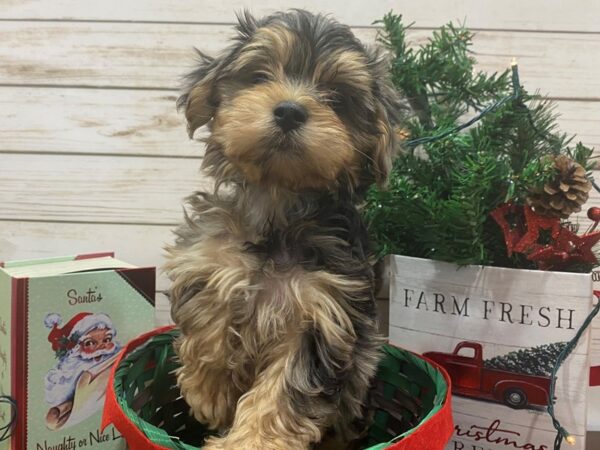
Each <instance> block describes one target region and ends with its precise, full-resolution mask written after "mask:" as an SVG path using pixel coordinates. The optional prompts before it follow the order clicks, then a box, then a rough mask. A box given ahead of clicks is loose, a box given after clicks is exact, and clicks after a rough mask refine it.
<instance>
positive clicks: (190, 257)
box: [166, 10, 399, 450]
mask: <svg viewBox="0 0 600 450" xmlns="http://www.w3.org/2000/svg"><path fill="white" fill-rule="evenodd" d="M385 73H386V70H385V65H384V63H383V62H382V60H381V59H380V57H379V56H378V55H377V54H376V53H374V52H371V51H369V50H367V49H366V48H365V47H364V46H363V45H362V44H361V43H360V42H359V41H358V40H357V39H356V38H355V37H354V36H353V34H352V32H351V31H350V29H349V28H348V27H346V26H343V25H340V24H339V23H337V22H335V21H334V20H332V19H330V18H327V17H324V16H320V15H312V14H310V13H308V12H305V11H300V10H295V11H292V12H288V13H277V14H274V15H272V16H269V17H267V18H265V19H262V20H255V19H254V18H252V17H251V16H250V15H249V14H245V15H243V16H242V17H240V24H239V26H238V37H237V39H236V41H235V42H234V44H233V45H232V46H231V47H230V48H229V49H228V50H227V51H226V52H225V53H223V54H222V55H221V56H220V57H218V58H214V59H213V58H210V57H208V56H205V55H202V54H200V67H199V68H198V69H197V70H196V71H195V72H193V73H192V74H190V76H189V85H188V87H187V88H186V91H185V93H184V94H183V95H182V97H181V98H180V100H179V104H180V106H181V107H182V108H183V109H184V110H185V114H186V117H187V120H188V127H189V132H190V135H192V134H193V133H194V131H195V130H196V129H197V128H198V127H200V126H202V125H205V124H208V127H209V131H210V135H209V137H208V138H207V147H206V154H205V157H204V161H203V168H204V170H205V172H206V173H207V174H208V175H210V176H212V177H214V179H215V181H216V183H215V190H214V192H211V193H196V194H195V195H193V196H191V197H190V198H189V209H190V211H191V212H190V214H189V215H187V216H186V221H185V223H184V224H183V225H182V226H181V227H180V228H179V229H178V230H177V236H178V237H177V241H176V243H175V245H173V246H171V247H170V248H169V249H168V256H169V259H168V263H167V265H166V270H167V273H168V274H169V276H170V278H171V280H172V287H171V291H170V296H171V301H172V315H173V319H174V320H175V322H176V323H177V324H178V326H179V327H180V328H181V332H182V337H181V339H180V340H179V341H178V342H177V353H178V355H179V357H180V359H181V363H182V368H181V370H180V372H179V377H178V381H179V384H180V386H181V390H182V393H183V395H184V397H185V399H186V401H187V402H188V404H189V405H190V407H191V410H192V412H193V414H194V416H195V417H196V418H197V419H198V420H199V421H200V422H203V423H206V424H208V425H209V426H210V427H211V428H214V429H217V430H219V431H220V432H221V433H222V434H221V436H220V437H218V438H211V439H209V441H208V442H207V443H206V446H205V447H203V448H205V449H207V450H215V449H229V450H233V449H235V450H283V449H294V450H299V449H307V448H309V447H310V446H311V445H312V444H313V443H316V442H319V441H320V440H321V439H322V436H323V433H324V432H325V430H327V429H328V428H330V427H335V428H336V429H337V430H338V431H339V432H340V433H342V434H343V435H345V436H351V435H352V433H353V431H354V430H353V428H354V426H355V423H356V421H357V419H360V417H361V415H362V414H363V402H364V399H365V396H366V393H367V389H368V386H369V382H370V380H371V378H372V377H373V375H374V373H375V369H376V366H377V362H378V358H379V355H378V346H379V345H380V339H379V337H378V335H377V325H376V317H375V307H374V300H373V270H372V267H371V264H370V260H369V249H368V237H367V232H366V229H365V226H364V224H363V222H362V220H361V218H360V215H359V213H358V212H357V209H356V206H355V205H356V204H357V203H358V202H359V201H360V200H361V198H362V195H363V194H364V192H365V190H366V188H367V187H368V186H369V184H371V183H372V182H374V181H376V182H379V183H384V182H385V179H386V177H387V174H388V171H389V170H390V165H391V157H392V151H393V148H394V145H395V138H394V133H393V131H392V130H393V127H394V126H395V125H396V124H397V123H398V120H399V115H398V111H399V109H398V100H397V97H396V94H395V92H394V90H393V89H392V88H391V87H389V85H388V81H387V80H386V77H385ZM292 103H293V105H292V106H289V105H290V104H292ZM281 105H284V106H285V107H283V106H281ZM279 107H281V108H283V111H287V112H289V111H292V113H294V111H296V113H294V114H297V115H296V116H293V122H292V125H291V126H292V127H293V129H289V127H288V126H287V125H286V126H285V127H284V125H282V123H283V122H282V121H281V120H280V119H281V117H282V116H278V115H277V114H279V113H277V111H279V110H277V108H279ZM290 108H291V109H290ZM274 115H275V116H277V117H278V119H277V120H275V118H274ZM289 117H291V116H285V118H286V120H287V119H288V118H289ZM285 123H287V122H285Z"/></svg>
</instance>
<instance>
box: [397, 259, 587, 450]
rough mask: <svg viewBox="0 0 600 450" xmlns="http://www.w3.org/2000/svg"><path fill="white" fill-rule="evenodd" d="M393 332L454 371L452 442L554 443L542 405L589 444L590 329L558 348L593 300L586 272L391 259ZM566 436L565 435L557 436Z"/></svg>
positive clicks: (547, 446)
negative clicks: (564, 354) (570, 347)
mask: <svg viewBox="0 0 600 450" xmlns="http://www.w3.org/2000/svg"><path fill="white" fill-rule="evenodd" d="M388 276H389V287H390V325H389V333H390V341H391V343H392V344H395V345H398V346H401V347H405V348H408V349H409V350H413V351H415V352H418V353H421V354H424V356H426V357H428V358H429V359H431V360H433V361H435V362H437V363H438V364H440V365H442V366H443V367H444V368H445V369H446V370H447V371H448V373H449V375H450V378H451V380H452V393H453V397H454V398H453V410H454V411H453V414H454V421H455V432H454V436H453V438H452V440H451V441H450V443H449V444H448V446H447V447H446V448H447V449H448V450H500V449H503V450H506V449H529V450H552V449H554V448H555V447H554V442H555V438H556V430H555V428H554V426H553V421H552V418H551V417H550V415H549V414H548V412H547V408H548V405H549V404H550V403H551V402H553V406H554V411H555V416H556V418H557V419H558V421H560V424H561V425H562V426H563V427H564V428H565V429H566V430H567V431H568V433H569V438H568V441H570V442H571V443H573V446H569V445H566V444H565V445H563V447H568V448H573V449H577V450H585V434H586V406H587V401H588V397H587V385H588V382H589V374H590V358H589V356H590V333H589V330H588V332H586V333H585V334H584V335H583V336H582V337H581V339H580V341H579V343H578V345H577V346H576V347H575V349H574V351H573V352H572V353H571V355H570V356H569V358H568V359H566V361H565V362H564V363H563V365H562V366H561V368H560V370H558V372H557V373H556V378H554V380H555V383H556V385H555V390H554V394H552V387H551V383H552V379H553V376H552V372H553V368H554V365H555V363H556V361H557V358H558V356H559V354H560V353H561V351H562V350H563V349H564V348H565V346H566V344H567V342H569V341H571V340H572V339H573V337H574V336H575V334H576V333H577V331H578V330H579V328H580V327H581V325H582V324H583V322H584V321H585V319H586V317H587V316H588V315H589V313H590V312H591V310H592V305H593V301H592V277H591V276H590V274H580V273H564V272H548V271H530V270H518V269H505V268H497V267H485V266H463V267H459V266H457V265H455V264H450V263H444V262H438V261H432V260H427V259H420V258H412V257H405V256H395V255H393V256H391V257H390V260H389V270H388ZM563 442H565V441H563Z"/></svg>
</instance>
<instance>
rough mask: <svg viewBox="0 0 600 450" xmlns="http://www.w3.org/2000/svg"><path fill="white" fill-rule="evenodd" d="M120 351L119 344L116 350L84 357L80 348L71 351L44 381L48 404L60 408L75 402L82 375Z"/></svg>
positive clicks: (103, 351)
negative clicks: (66, 403)
mask: <svg viewBox="0 0 600 450" xmlns="http://www.w3.org/2000/svg"><path fill="white" fill-rule="evenodd" d="M119 350H120V346H119V344H118V342H114V348H112V349H111V350H98V351H97V352H94V353H92V354H89V355H83V354H82V353H81V351H80V350H79V346H77V347H75V348H73V349H71V350H69V352H68V353H67V354H66V355H65V356H64V357H63V358H61V359H60V361H59V362H58V364H57V365H56V367H54V368H52V369H50V370H49V371H48V373H47V374H46V377H45V379H44V385H45V388H46V389H45V390H46V403H48V404H49V405H50V406H58V405H60V404H62V403H64V402H66V401H69V400H73V396H74V395H75V387H76V386H77V381H78V380H79V377H80V376H81V374H82V373H83V372H84V371H90V370H91V369H93V368H94V367H95V366H97V365H99V364H102V363H103V362H104V361H106V360H107V359H109V358H110V357H112V356H113V355H115V354H116V353H117V352H118V351H119Z"/></svg>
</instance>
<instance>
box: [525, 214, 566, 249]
mask: <svg viewBox="0 0 600 450" xmlns="http://www.w3.org/2000/svg"><path fill="white" fill-rule="evenodd" d="M524 211H525V222H526V224H527V232H526V233H525V235H523V237H522V238H521V240H520V241H519V242H518V243H517V244H516V245H515V246H514V251H515V252H517V253H527V252H528V251H531V250H534V251H535V250H536V247H537V245H536V244H537V240H538V238H539V237H540V230H550V233H551V235H552V238H553V239H556V238H558V236H559V234H560V232H561V230H562V228H561V226H560V218H558V217H543V216H540V215H538V214H536V213H535V212H534V211H533V209H531V208H530V207H529V206H525V207H524Z"/></svg>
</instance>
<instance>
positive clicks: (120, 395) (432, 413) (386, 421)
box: [102, 326, 453, 450]
mask: <svg viewBox="0 0 600 450" xmlns="http://www.w3.org/2000/svg"><path fill="white" fill-rule="evenodd" d="M178 334H179V332H178V330H177V329H176V328H174V327H171V326H169V327H163V328H159V329H156V330H154V331H151V332H150V333H146V334H144V335H142V336H139V337H138V338H136V339H134V340H133V341H131V342H129V344H128V345H127V346H126V347H125V348H124V349H123V350H122V352H121V354H120V355H119V358H118V359H117V361H116V363H115V365H114V367H113V371H112V374H111V378H110V381H109V385H108V389H107V392H106V404H105V407H104V415H103V419H102V427H103V428H105V427H106V426H108V425H109V424H113V425H114V426H115V427H116V428H117V430H119V432H120V433H121V435H122V436H123V437H124V438H125V440H126V441H127V444H128V447H129V448H130V449H131V450H153V449H156V450H196V449H199V448H201V447H199V446H198V445H201V443H202V442H203V440H204V438H205V437H206V436H208V435H210V433H211V432H210V431H209V430H207V429H206V428H205V427H203V426H202V425H201V424H200V423H198V422H196V421H195V420H194V418H193V417H192V416H191V415H190V414H189V407H188V405H187V404H186V403H185V401H184V400H183V398H182V397H181V395H180V392H179V389H178V387H177V384H176V380H175V375H174V371H175V370H176V369H177V367H178V362H177V359H176V357H175V353H174V350H173V345H172V343H173V340H174V339H175V338H176V337H177V336H178ZM383 353H384V357H383V359H382V361H381V363H380V366H379V371H378V373H377V376H376V378H375V381H374V383H373V385H372V389H371V394H372V395H371V396H370V398H371V407H372V412H373V421H372V424H371V426H370V428H369V429H368V432H367V433H366V436H365V438H364V439H363V441H361V445H360V448H363V449H366V450H381V449H384V448H385V449H390V450H443V449H444V447H445V446H446V444H447V442H448V441H449V439H450V436H451V435H452V432H453V422H452V413H451V400H450V399H451V396H450V379H449V378H448V375H447V374H446V372H445V371H444V370H443V369H442V368H440V367H439V366H437V365H436V364H435V363H433V362H431V361H429V360H427V359H425V358H422V357H420V356H418V355H415V354H414V353H411V352H408V351H405V350H402V349H399V348H396V347H393V346H390V345H386V346H384V347H383Z"/></svg>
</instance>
